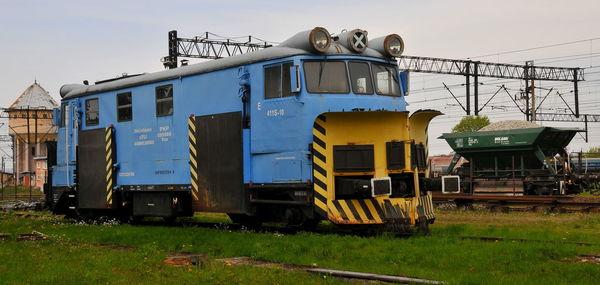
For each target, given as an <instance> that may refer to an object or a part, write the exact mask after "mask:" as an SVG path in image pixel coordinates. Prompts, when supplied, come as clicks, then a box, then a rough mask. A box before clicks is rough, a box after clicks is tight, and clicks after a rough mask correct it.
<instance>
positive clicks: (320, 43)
mask: <svg viewBox="0 0 600 285" xmlns="http://www.w3.org/2000/svg"><path fill="white" fill-rule="evenodd" d="M308 38H309V40H310V44H311V45H312V47H313V48H314V49H315V50H316V51H318V52H326V51H327V50H328V49H329V46H330V45H331V35H329V32H328V31H327V30H326V29H325V28H322V27H316V28H314V29H312V30H311V31H310V34H309V37H308Z"/></svg>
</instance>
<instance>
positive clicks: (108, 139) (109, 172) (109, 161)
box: [104, 128, 114, 207]
mask: <svg viewBox="0 0 600 285" xmlns="http://www.w3.org/2000/svg"><path fill="white" fill-rule="evenodd" d="M104 131H105V134H104V141H105V146H104V150H105V151H106V155H105V157H104V159H105V161H106V166H105V167H104V169H105V171H106V175H105V176H106V177H105V182H106V203H107V204H108V205H109V207H110V206H112V194H113V193H112V187H113V180H114V175H113V169H112V166H113V156H114V153H113V143H112V142H113V140H112V135H113V130H112V128H105V129H104Z"/></svg>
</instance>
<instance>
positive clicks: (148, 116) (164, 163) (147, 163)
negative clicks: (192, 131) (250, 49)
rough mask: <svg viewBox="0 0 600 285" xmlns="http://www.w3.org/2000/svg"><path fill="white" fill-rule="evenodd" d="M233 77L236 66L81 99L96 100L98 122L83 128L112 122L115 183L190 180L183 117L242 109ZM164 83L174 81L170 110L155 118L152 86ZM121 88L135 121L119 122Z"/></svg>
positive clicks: (100, 126) (187, 182)
mask: <svg viewBox="0 0 600 285" xmlns="http://www.w3.org/2000/svg"><path fill="white" fill-rule="evenodd" d="M237 80H238V79H237V68H232V69H227V70H221V71H216V72H212V73H208V74H202V75H196V76H190V77H185V78H180V79H176V80H170V81H165V82H160V83H154V84H148V85H143V86H137V87H132V88H128V89H123V90H118V91H112V92H106V93H100V94H95V95H91V96H87V97H84V98H81V102H85V100H87V99H90V98H98V100H99V109H100V117H99V119H100V123H99V124H98V125H97V126H87V125H84V126H83V128H84V129H96V128H105V127H109V126H111V125H113V126H114V128H115V132H114V133H115V142H116V147H117V148H116V149H117V161H116V163H117V165H118V168H117V170H116V172H117V173H116V175H117V181H116V182H117V185H153V184H154V185H159V184H189V183H190V174H189V147H188V135H187V128H188V127H187V119H188V117H189V116H190V115H192V114H193V115H196V116H203V115H209V114H218V113H225V112H234V111H241V108H242V103H241V100H240V98H239V97H238V89H239V85H238V84H237V83H236V81H237ZM166 84H172V85H173V115H169V116H162V117H157V116H156V99H155V98H156V97H155V96H156V95H155V89H156V87H157V86H161V85H166ZM123 92H131V94H132V106H133V107H132V108H133V110H132V111H133V120H132V121H128V122H118V121H117V108H116V94H118V93H123ZM83 116H85V114H83ZM246 141H247V142H249V133H248V134H247V140H246ZM248 160H249V159H248ZM249 175H250V174H248V176H249ZM248 180H249V178H248Z"/></svg>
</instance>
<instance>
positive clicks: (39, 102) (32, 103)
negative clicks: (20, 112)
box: [9, 81, 58, 110]
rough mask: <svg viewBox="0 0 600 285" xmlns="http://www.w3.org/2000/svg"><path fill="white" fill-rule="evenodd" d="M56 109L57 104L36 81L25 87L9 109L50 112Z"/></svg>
mask: <svg viewBox="0 0 600 285" xmlns="http://www.w3.org/2000/svg"><path fill="white" fill-rule="evenodd" d="M56 107H58V104H57V103H56V101H54V99H52V96H50V93H48V91H46V90H45V89H44V88H43V87H42V86H40V85H39V84H38V83H37V81H36V82H34V83H33V84H31V86H29V87H27V89H25V91H23V93H21V96H19V98H17V100H15V102H14V103H12V105H10V107H9V109H46V110H52V109H54V108H56Z"/></svg>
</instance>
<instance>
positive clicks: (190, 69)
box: [60, 35, 390, 99]
mask: <svg viewBox="0 0 600 285" xmlns="http://www.w3.org/2000/svg"><path fill="white" fill-rule="evenodd" d="M297 36H298V35H296V36H294V37H292V38H290V39H288V40H286V41H285V42H283V43H281V44H280V45H278V46H275V47H270V48H267V49H263V50H259V51H255V52H251V53H246V54H241V55H236V56H231V57H226V58H222V59H218V60H212V61H206V62H200V63H196V64H191V65H188V66H182V67H178V68H174V69H169V70H164V71H159V72H154V73H144V74H142V75H138V76H131V77H126V78H122V79H117V80H111V81H106V82H103V83H99V84H94V85H83V84H66V85H63V86H62V87H61V88H60V96H61V97H62V98H63V99H70V98H75V97H80V96H85V95H90V94H95V93H100V92H106V91H113V90H118V89H123V88H128V87H133V86H139V85H144V84H149V83H153V82H160V81H165V80H171V79H176V78H180V77H184V76H190V75H196V74H202V73H207V72H211V71H216V70H221V69H226V68H231V67H236V66H242V65H245V64H251V63H256V62H261V61H267V60H273V59H278V58H284V57H289V56H295V55H349V56H366V57H374V58H380V59H390V58H389V57H386V56H384V55H383V54H381V53H380V52H379V51H377V50H375V49H372V48H366V49H365V51H363V52H362V53H355V52H352V51H350V50H348V49H347V48H346V47H344V46H343V45H342V44H340V43H337V42H333V43H332V44H331V46H330V47H329V49H328V50H327V51H326V52H324V53H314V52H312V51H310V50H307V49H306V48H305V47H304V46H305V44H304V43H302V42H301V41H300V39H299V38H298V37H297Z"/></svg>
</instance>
